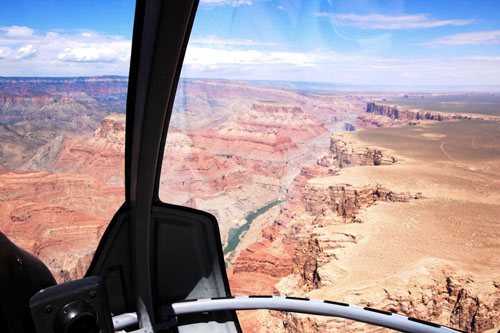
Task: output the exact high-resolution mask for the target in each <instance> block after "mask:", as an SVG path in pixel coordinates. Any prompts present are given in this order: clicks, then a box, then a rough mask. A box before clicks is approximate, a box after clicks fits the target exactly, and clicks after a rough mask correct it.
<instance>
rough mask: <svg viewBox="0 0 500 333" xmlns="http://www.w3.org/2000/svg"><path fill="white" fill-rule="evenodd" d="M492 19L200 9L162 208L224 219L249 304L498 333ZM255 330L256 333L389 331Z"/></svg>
mask: <svg viewBox="0 0 500 333" xmlns="http://www.w3.org/2000/svg"><path fill="white" fill-rule="evenodd" d="M451 7H453V10H449V9H450V8H451ZM477 7H478V6H477V5H476V4H475V3H474V2H461V3H459V4H456V3H453V5H450V4H444V3H435V2H430V1H423V2H422V1H421V2H418V3H407V2H404V1H403V2H400V1H399V2H391V3H390V4H389V5H388V4H387V2H384V3H383V4H382V2H378V1H356V2H353V1H335V2H323V1H302V2H301V1H299V2H286V1H266V2H260V1H202V2H201V4H200V8H199V11H198V13H197V17H196V20H195V24H194V27H193V33H192V36H191V40H190V43H189V46H188V50H187V53H186V58H185V64H184V67H183V74H182V77H181V80H180V82H179V87H178V91H177V96H176V100H175V105H174V111H173V114H172V120H171V123H170V128H169V132H168V136H167V143H166V147H165V159H164V161H163V168H162V173H161V185H160V198H161V199H162V200H163V201H165V202H170V203H175V204H181V205H186V206H190V207H194V208H197V209H202V210H205V211H209V212H210V213H212V214H214V215H215V216H216V217H217V219H218V221H219V226H220V230H221V238H222V242H223V246H224V255H225V259H226V266H227V269H228V274H229V279H230V284H231V290H232V292H233V294H236V295H248V294H277V295H286V296H300V297H309V298H317V299H330V300H335V301H341V302H347V303H351V304H356V305H362V306H370V307H374V308H378V309H384V310H390V311H396V312H399V313H403V314H406V315H409V316H413V317H417V318H420V319H424V320H428V321H433V322H438V323H440V324H444V325H448V326H452V327H456V328H460V329H463V330H466V331H484V330H489V329H491V330H498V328H500V321H499V320H500V319H499V316H498V315H497V314H495V313H494V312H492V311H493V309H494V308H495V304H497V303H498V302H499V301H500V292H499V289H498V285H499V283H500V280H499V275H498V269H497V267H498V265H499V263H500V256H499V255H498V246H499V239H500V237H498V236H499V235H498V233H499V230H500V229H499V225H500V220H499V219H498V216H500V206H499V205H498V198H499V196H500V145H499V139H500V126H498V121H499V120H500V95H499V92H500V81H498V78H499V77H500V76H499V74H500V73H499V71H500V62H499V59H500V58H499V56H500V47H499V45H500V44H499V43H498V42H499V36H500V35H499V33H498V31H499V29H500V27H499V23H498V22H497V21H498V20H497V19H496V17H497V15H498V13H499V9H500V8H499V5H498V4H496V3H488V4H487V5H485V6H484V7H483V8H477ZM239 316H240V320H241V323H242V327H243V329H244V330H248V331H273V332H274V331H327V330H332V331H334V330H339V331H354V330H367V331H371V330H372V329H373V327H368V326H366V325H363V324H360V323H354V322H348V321H345V320H340V319H334V318H322V317H311V316H305V315H300V314H284V313H272V312H267V311H261V312H241V313H239Z"/></svg>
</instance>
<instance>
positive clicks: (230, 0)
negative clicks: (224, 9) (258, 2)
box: [200, 0, 253, 7]
mask: <svg viewBox="0 0 500 333" xmlns="http://www.w3.org/2000/svg"><path fill="white" fill-rule="evenodd" d="M200 3H201V4H205V5H208V6H233V7H237V6H240V5H251V4H252V3H253V2H252V1H251V0H200Z"/></svg>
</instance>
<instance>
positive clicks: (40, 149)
mask: <svg viewBox="0 0 500 333" xmlns="http://www.w3.org/2000/svg"><path fill="white" fill-rule="evenodd" d="M134 6H135V4H134V3H133V1H106V2H102V1H50V2H41V1H22V2H20V1H10V0H7V1H2V9H1V11H0V22H1V26H0V76H1V77H0V231H1V232H2V233H4V234H5V235H7V236H8V237H9V238H10V239H11V240H12V241H13V242H14V243H16V244H17V245H18V246H20V247H22V248H24V249H26V250H27V251H29V252H31V253H33V254H35V255H36V256H38V257H39V258H40V259H41V260H42V261H43V262H44V263H45V264H46V265H47V266H48V267H49V269H50V270H51V271H52V273H53V275H54V277H55V278H56V280H57V281H58V282H64V281H68V280H72V279H75V278H80V277H82V276H83V274H84V273H85V272H86V270H87V267H88V265H89V264H90V260H91V259H92V256H93V254H94V251H95V249H96V247H97V244H98V242H99V240H100V238H101V236H102V234H103V232H104V230H105V229H106V226H107V224H108V222H109V221H110V219H111V218H112V216H113V214H114V213H115V212H116V210H117V209H118V208H119V206H120V205H121V204H122V203H123V202H124V164H123V161H124V143H125V100H126V95H127V85H128V77H127V75H128V70H129V61H130V47H131V37H132V23H133V14H134Z"/></svg>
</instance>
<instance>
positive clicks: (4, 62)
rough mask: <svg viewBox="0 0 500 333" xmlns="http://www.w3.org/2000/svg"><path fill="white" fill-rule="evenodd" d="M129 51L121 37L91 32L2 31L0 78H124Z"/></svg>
mask: <svg viewBox="0 0 500 333" xmlns="http://www.w3.org/2000/svg"><path fill="white" fill-rule="evenodd" d="M20 28H23V29H20ZM130 47H131V41H130V40H127V39H125V38H124V37H122V36H113V35H104V34H101V33H98V32H94V31H81V30H80V31H58V32H55V31H50V32H47V33H45V34H40V33H38V32H37V31H35V30H33V29H31V28H28V27H1V28H0V75H4V76H7V75H33V76H36V75H43V76H74V75H103V74H120V75H126V74H127V73H128V70H129V61H130ZM88 63H92V65H89V64H88Z"/></svg>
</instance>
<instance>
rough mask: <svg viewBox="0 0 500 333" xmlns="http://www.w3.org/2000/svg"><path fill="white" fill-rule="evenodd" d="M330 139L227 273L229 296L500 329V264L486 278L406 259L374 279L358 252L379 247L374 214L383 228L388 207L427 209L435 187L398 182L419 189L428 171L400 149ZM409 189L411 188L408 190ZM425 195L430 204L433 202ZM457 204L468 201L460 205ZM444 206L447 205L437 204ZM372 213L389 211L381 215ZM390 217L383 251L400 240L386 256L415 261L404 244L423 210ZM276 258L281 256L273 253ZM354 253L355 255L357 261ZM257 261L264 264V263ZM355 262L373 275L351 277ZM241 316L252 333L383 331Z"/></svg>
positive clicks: (316, 319) (287, 316) (346, 137)
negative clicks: (351, 307) (327, 304)
mask: <svg viewBox="0 0 500 333" xmlns="http://www.w3.org/2000/svg"><path fill="white" fill-rule="evenodd" d="M429 141H430V142H432V139H429ZM330 142H331V145H330V149H329V151H328V152H327V153H326V154H324V155H323V156H321V157H320V158H318V160H317V163H316V164H313V165H309V166H306V167H303V168H302V170H301V172H300V174H299V175H297V177H295V179H294V180H293V182H292V184H291V186H289V191H288V193H287V195H286V197H285V201H284V202H283V203H282V204H281V205H280V213H279V215H278V216H277V217H276V218H275V219H274V220H273V222H271V224H270V226H269V227H268V228H266V229H264V230H263V231H262V233H261V240H260V241H258V242H256V243H254V244H252V245H250V246H248V247H247V248H246V249H242V250H241V252H240V253H241V254H240V256H239V257H237V258H236V259H235V261H234V263H233V265H232V267H231V268H230V269H229V278H230V284H231V288H232V291H233V292H234V293H235V294H236V295H248V294H274V295H281V296H295V297H309V298H313V299H329V300H333V301H341V302H346V303H350V304H356V305H359V306H369V307H372V308H377V309H382V310H386V311H392V312H397V313H401V314H404V315H407V316H411V317H415V318H419V319H422V320H427V321H433V322H438V323H440V324H444V325H447V326H451V327H455V328H459V329H462V330H465V331H471V332H483V331H491V332H494V331H496V330H498V328H499V327H500V313H499V312H498V311H497V310H496V308H497V307H498V304H500V284H499V280H500V276H499V275H498V272H495V268H492V269H493V271H492V270H491V269H490V270H489V271H487V272H486V273H485V272H483V270H482V269H483V268H482V269H479V270H474V269H472V268H471V267H470V266H466V265H465V264H463V263H462V262H460V261H459V262H455V261H448V260H444V259H439V258H433V257H425V256H424V258H422V259H418V260H416V261H411V260H408V263H407V264H406V266H404V269H402V270H400V271H396V273H390V274H386V275H384V276H385V277H384V278H382V277H380V278H376V279H373V280H372V279H371V278H370V275H371V274H372V273H371V272H370V269H371V268H364V266H365V264H366V262H365V261H364V259H363V256H370V255H371V254H370V253H364V252H363V251H362V250H358V249H360V248H364V247H366V243H367V242H375V240H373V238H375V237H377V236H376V234H377V233H378V232H377V230H379V228H385V226H383V225H376V224H374V222H373V219H374V218H375V217H376V218H375V219H376V220H377V221H378V223H380V224H383V223H381V221H384V220H386V219H387V218H389V217H391V215H390V214H391V211H392V210H393V209H392V208H391V207H394V208H396V207H397V212H401V211H406V210H408V209H410V208H411V209H412V210H413V209H414V207H418V206H420V205H422V206H423V207H428V205H429V204H430V203H431V202H432V200H436V198H435V197H432V192H429V191H428V190H429V189H430V187H429V185H424V186H420V187H419V186H416V187H415V185H413V186H410V187H404V186H401V184H399V183H398V181H397V179H400V181H401V182H403V183H404V182H406V181H409V182H410V183H411V184H415V182H417V183H418V180H417V179H418V177H421V174H419V176H417V175H415V176H414V174H415V173H416V171H417V170H421V169H420V168H422V167H423V166H422V165H421V164H418V165H415V162H414V161H411V162H410V161H407V160H406V158H402V157H401V156H399V155H394V152H393V151H390V152H389V151H388V150H386V149H384V148H382V147H377V146H375V145H371V144H367V143H366V142H363V141H359V140H358V139H357V136H356V133H353V134H351V133H341V134H338V133H336V134H333V135H332V137H331V141H330ZM422 149H424V147H422ZM426 163H428V162H424V164H423V165H424V166H425V165H426ZM406 165H408V166H406ZM437 168H438V169H437V170H439V169H442V168H443V166H438V167H437ZM367 170H368V171H367ZM370 170H373V171H370ZM375 170H387V172H385V173H384V172H382V171H380V172H378V171H377V172H376V171H375ZM390 170H393V171H392V172H393V173H394V174H393V175H391V171H390ZM401 170H406V171H405V173H404V175H403V176H401V175H399V174H400V173H401ZM421 172H423V174H425V172H426V171H421ZM442 172H444V173H445V174H446V171H442ZM366 174H368V175H372V174H373V175H378V174H387V176H386V178H387V179H391V178H394V180H393V181H391V182H387V181H382V180H381V179H382V178H380V177H373V178H372V177H371V176H370V177H367V176H366ZM398 177H400V178H398ZM412 177H415V179H414V178H412ZM384 179H385V178H384ZM405 188H406V189H407V190H406V191H405V190H403V191H401V189H405ZM416 189H418V191H417V190H416ZM421 189H423V191H422V192H420V191H419V190H421ZM426 190H427V192H429V194H431V198H428V197H427V195H426ZM442 190H443V189H442ZM442 195H443V194H442V193H441V194H440V195H439V198H441V197H442ZM473 197H476V194H473ZM460 204H462V205H463V203H460V202H458V203H457V205H460ZM405 207H406V208H405ZM412 207H413V208H412ZM379 208H380V209H379ZM374 209H375V210H374ZM439 210H443V207H442V206H439ZM375 211H383V212H386V214H387V215H385V214H382V215H380V216H378V215H376V214H375V213H374V212H375ZM483 213H484V211H483ZM393 214H395V216H394V217H391V219H392V218H393V221H394V222H393V223H394V224H393V225H391V226H390V227H388V230H390V229H393V228H395V226H398V227H397V228H398V232H396V233H395V235H393V236H392V237H395V238H391V236H383V237H384V238H382V239H380V240H379V243H377V244H378V245H377V246H378V247H381V248H385V247H386V246H385V245H384V243H392V242H395V243H398V242H402V243H401V244H399V245H398V246H399V250H398V251H402V252H401V253H398V252H387V253H385V252H383V254H381V255H383V256H385V257H388V258H393V260H394V261H399V260H400V258H399V256H402V257H401V258H404V257H406V256H407V255H408V256H410V253H409V251H408V253H406V252H405V251H404V248H405V247H407V246H408V245H409V243H407V242H411V241H415V242H417V239H416V238H414V236H412V235H414V234H415V233H416V232H417V230H418V226H419V224H422V223H424V221H425V219H424V218H423V217H421V214H422V213H421V211H420V212H419V211H417V212H416V213H415V212H413V213H411V214H409V215H408V216H406V215H403V214H401V213H396V212H395V213H393ZM415 214H416V215H415ZM446 214H449V213H446ZM377 216H378V217H377ZM431 216H434V215H431ZM446 216H448V217H447V219H448V220H446V219H445V220H441V219H437V220H434V217H433V219H432V221H430V222H429V224H430V225H435V224H438V225H439V224H441V223H443V224H445V223H446V221H449V216H450V215H446ZM485 218H486V217H485ZM410 221H415V223H416V224H414V225H413V227H411V230H409V231H408V233H409V234H408V236H407V237H408V239H406V240H398V237H403V235H404V233H403V230H408V228H410V227H409V223H410ZM412 223H413V222H412ZM414 228H417V230H415V229H414ZM426 232H428V231H424V235H423V236H422V237H423V238H424V239H425V238H426V237H429V235H428V234H427V236H425V233H426ZM385 237H387V238H385ZM422 246H424V245H422ZM464 246H465V245H464ZM467 246H471V245H470V244H469V245H467ZM401 247H402V248H401ZM366 251H369V250H368V249H367V250H366ZM416 251H417V252H419V253H420V251H422V249H418V246H417V249H416ZM450 251H454V250H452V249H450ZM277 253H282V255H281V256H279V257H276V254H277ZM354 253H358V257H356V255H354ZM418 256H419V255H417V258H418ZM254 258H255V261H254ZM370 258H371V256H370ZM377 258H378V257H375V259H369V260H378V259H377ZM352 261H355V263H352ZM390 262H391V260H387V263H390ZM257 263H263V265H262V267H260V266H258V264H257ZM350 266H352V267H355V268H356V271H357V272H358V271H359V272H358V274H359V273H360V272H362V273H363V274H366V275H365V277H364V278H363V276H355V275H353V274H354V273H352V268H351V267H350ZM402 267H403V266H402ZM387 269H389V265H388V267H387ZM381 270H382V271H383V269H381ZM277 280H279V281H278V282H276V281H277ZM350 280H354V281H353V282H350ZM239 316H240V318H241V324H242V327H243V329H244V330H246V331H251V332H265V331H269V330H272V331H276V332H304V331H330V330H331V331H345V332H358V331H380V332H383V331H384V329H382V328H376V327H373V326H369V325H366V324H362V323H357V322H353V321H348V320H342V319H338V318H327V317H320V316H309V315H302V314H296V313H282V312H265V311H260V312H241V313H239Z"/></svg>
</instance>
